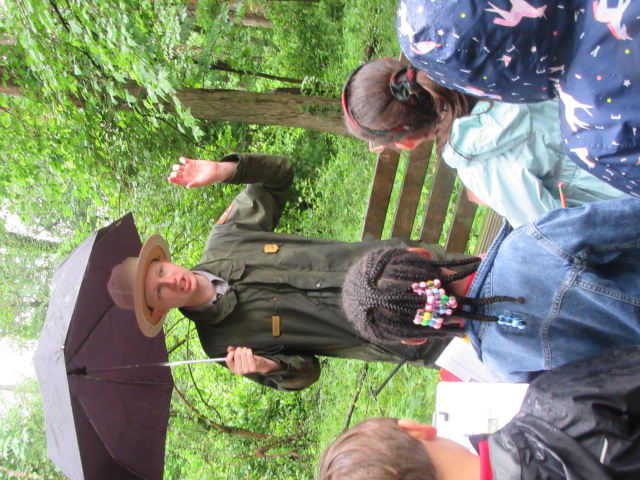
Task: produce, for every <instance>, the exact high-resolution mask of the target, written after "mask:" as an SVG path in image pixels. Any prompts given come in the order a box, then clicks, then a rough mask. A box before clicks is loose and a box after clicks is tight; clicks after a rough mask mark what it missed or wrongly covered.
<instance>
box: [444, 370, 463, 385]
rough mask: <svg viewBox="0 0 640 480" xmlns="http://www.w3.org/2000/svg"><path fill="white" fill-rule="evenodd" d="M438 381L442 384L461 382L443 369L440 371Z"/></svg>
mask: <svg viewBox="0 0 640 480" xmlns="http://www.w3.org/2000/svg"><path fill="white" fill-rule="evenodd" d="M440 381H442V382H461V381H462V380H460V379H459V378H458V377H456V376H455V375H454V374H453V373H451V372H450V371H449V370H445V369H444V368H442V369H440Z"/></svg>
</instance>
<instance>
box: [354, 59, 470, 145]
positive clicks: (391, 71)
mask: <svg viewBox="0 0 640 480" xmlns="http://www.w3.org/2000/svg"><path fill="white" fill-rule="evenodd" d="M403 69H407V76H408V77H409V78H410V79H411V85H412V89H413V90H416V89H418V90H417V91H414V92H413V93H414V95H412V96H409V97H407V99H408V101H405V100H404V99H403V96H402V95H398V93H397V90H396V88H395V85H394V84H395V83H396V82H394V81H393V79H394V77H395V76H396V74H397V73H398V72H399V71H401V70H403ZM413 87H415V88H413ZM413 99H419V101H413ZM476 101H477V100H476V99H475V98H473V97H470V96H468V95H466V94H464V93H462V92H458V91H455V90H451V89H448V88H446V87H443V86H441V85H438V84H437V83H435V82H433V81H432V80H431V79H430V78H429V77H428V76H427V75H426V74H425V73H424V72H422V71H419V70H416V69H415V68H413V67H405V66H404V65H402V64H401V63H400V62H399V61H398V60H394V59H392V58H380V59H377V60H373V61H371V62H368V63H365V64H364V65H361V66H360V67H358V68H357V69H356V70H355V71H354V72H353V73H352V74H351V76H350V77H349V79H348V80H347V82H346V84H345V86H344V89H343V92H342V108H343V112H344V115H345V125H346V126H347V129H348V130H349V132H350V133H351V134H353V135H354V136H355V137H357V138H360V139H362V140H366V141H370V142H372V143H375V144H378V145H384V146H394V144H395V143H396V142H400V141H402V140H407V139H418V138H424V137H430V136H432V135H434V136H435V138H436V141H437V144H438V153H441V152H442V150H443V149H444V146H445V145H446V144H447V142H448V141H449V136H450V134H451V129H452V128H453V122H454V121H455V119H456V118H459V117H462V116H464V115H467V114H469V112H470V111H471V109H472V108H473V105H475V102H476Z"/></svg>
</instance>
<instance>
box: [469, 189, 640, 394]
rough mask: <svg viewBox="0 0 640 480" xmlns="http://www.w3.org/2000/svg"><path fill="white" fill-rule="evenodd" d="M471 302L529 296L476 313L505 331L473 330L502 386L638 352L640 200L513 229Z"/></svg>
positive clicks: (572, 211) (500, 240)
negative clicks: (628, 350)
mask: <svg viewBox="0 0 640 480" xmlns="http://www.w3.org/2000/svg"><path fill="white" fill-rule="evenodd" d="M467 295H468V296H469V297H479V298H485V297H490V296H494V295H507V296H512V297H522V298H523V299H524V303H522V304H520V303H518V302H514V301H508V302H500V303H494V304H491V305H485V306H478V307H472V309H473V311H476V312H478V313H483V314H488V315H494V316H496V317H499V318H500V319H501V321H500V322H490V323H483V322H478V321H470V320H466V321H465V330H466V332H467V335H468V336H469V339H470V341H471V343H472V345H473V346H474V348H475V349H476V351H477V353H478V355H479V356H480V358H481V359H482V361H483V362H484V363H485V364H486V365H487V367H488V368H489V370H491V372H492V373H493V374H494V375H495V376H496V377H497V378H499V379H500V380H503V381H511V382H529V381H531V380H532V379H533V378H534V377H536V376H537V375H538V374H540V373H541V372H542V371H544V370H549V369H551V368H554V367H557V366H560V365H564V364H565V363H568V362H571V361H575V360H580V359H583V358H586V357H588V356H590V355H593V354H596V353H598V352H601V351H604V350H607V349H610V348H613V347H617V346H623V345H636V344H640V200H638V199H634V198H621V199H615V200H606V201H602V202H595V203H590V204H586V205H584V206H582V207H577V208H568V209H567V208H565V209H557V210H552V211H550V212H547V213H546V214H543V215H542V216H541V217H540V218H539V219H538V220H536V221H535V222H533V223H529V224H526V225H524V226H522V227H520V228H518V229H516V230H514V231H512V232H509V227H508V226H507V225H506V224H505V225H504V227H503V229H502V231H501V232H500V234H499V235H498V237H497V238H496V240H495V242H494V243H493V245H492V246H491V248H490V249H489V252H488V253H487V256H486V257H485V259H484V260H483V262H482V263H481V265H480V267H479V268H478V272H477V274H476V276H475V278H474V279H473V282H472V283H471V286H470V289H469V292H468V294H467Z"/></svg>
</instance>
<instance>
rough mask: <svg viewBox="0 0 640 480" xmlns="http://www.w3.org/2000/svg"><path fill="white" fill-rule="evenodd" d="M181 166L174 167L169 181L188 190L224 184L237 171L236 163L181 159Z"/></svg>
mask: <svg viewBox="0 0 640 480" xmlns="http://www.w3.org/2000/svg"><path fill="white" fill-rule="evenodd" d="M179 160H180V163H181V164H182V165H180V164H175V165H173V167H172V172H171V173H170V174H169V178H168V180H169V181H170V182H171V183H173V184H175V185H180V186H182V187H186V188H192V187H206V186H207V185H211V184H212V183H216V182H224V181H225V180H228V179H229V178H231V176H232V175H233V173H234V172H235V171H236V163H235V162H210V161H208V160H195V159H191V158H185V157H180V159H179Z"/></svg>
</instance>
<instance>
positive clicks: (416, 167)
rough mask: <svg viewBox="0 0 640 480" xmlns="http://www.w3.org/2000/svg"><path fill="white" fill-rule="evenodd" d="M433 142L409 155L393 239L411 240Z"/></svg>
mask: <svg viewBox="0 0 640 480" xmlns="http://www.w3.org/2000/svg"><path fill="white" fill-rule="evenodd" d="M432 149H433V142H424V143H422V144H420V145H418V147H417V148H416V149H415V150H412V151H411V152H410V153H409V160H408V163H407V168H406V171H405V175H404V180H403V182H402V190H401V191H400V198H399V199H398V206H397V208H396V212H395V218H394V221H393V227H392V229H391V237H393V238H397V237H403V238H409V237H410V236H411V231H412V230H413V224H414V223H415V220H416V211H417V210H418V203H419V202H420V194H421V193H422V186H423V184H424V178H425V176H426V173H427V169H428V168H429V160H430V159H431V150H432Z"/></svg>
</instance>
